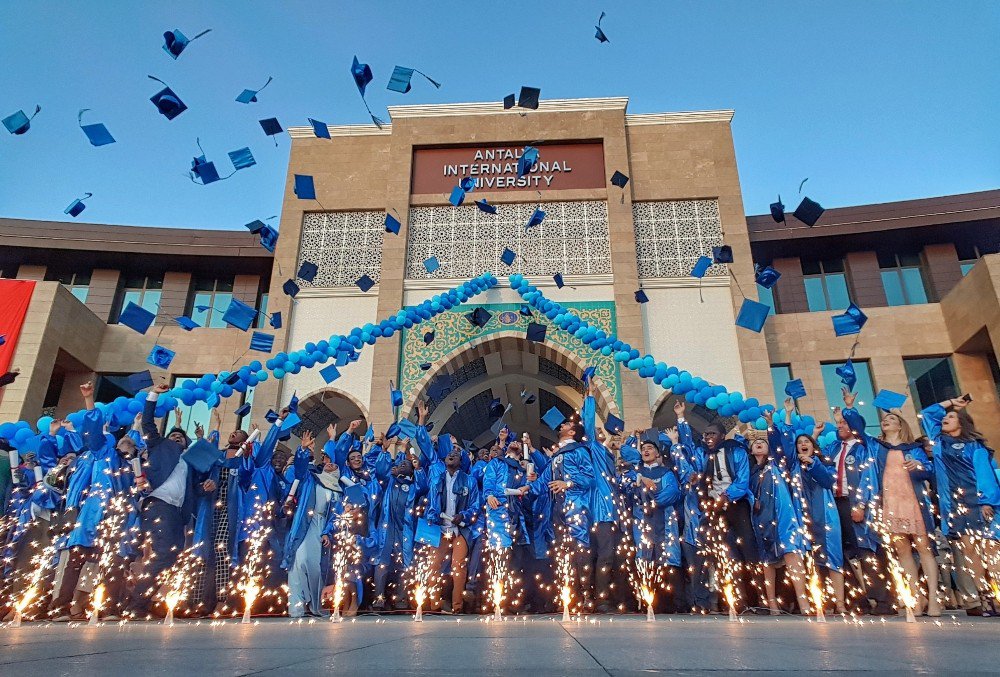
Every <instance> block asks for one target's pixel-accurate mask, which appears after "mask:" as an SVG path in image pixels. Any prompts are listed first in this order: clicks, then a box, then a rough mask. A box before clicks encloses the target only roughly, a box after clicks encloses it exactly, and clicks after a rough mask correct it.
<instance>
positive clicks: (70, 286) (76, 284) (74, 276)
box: [45, 272, 90, 303]
mask: <svg viewBox="0 0 1000 677" xmlns="http://www.w3.org/2000/svg"><path fill="white" fill-rule="evenodd" d="M45 279H46V280H49V281H51V282H59V283H60V284H62V286H64V287H66V289H67V290H69V293H70V294H72V295H73V296H75V297H76V298H78V299H79V300H80V303H86V302H87V292H89V291H90V273H89V272H86V273H63V274H55V275H48V274H47V275H46V276H45Z"/></svg>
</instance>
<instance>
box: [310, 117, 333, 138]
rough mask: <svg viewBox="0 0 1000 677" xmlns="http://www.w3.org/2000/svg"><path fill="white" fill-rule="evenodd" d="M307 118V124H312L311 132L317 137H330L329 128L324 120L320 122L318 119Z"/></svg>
mask: <svg viewBox="0 0 1000 677" xmlns="http://www.w3.org/2000/svg"><path fill="white" fill-rule="evenodd" d="M307 119H308V120H309V124H310V125H312V128H313V134H315V135H316V138H317V139H329V138H331V137H330V128H329V127H328V126H327V124H326V123H325V122H320V121H319V120H313V119H312V118H307Z"/></svg>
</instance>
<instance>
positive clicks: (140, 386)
mask: <svg viewBox="0 0 1000 677" xmlns="http://www.w3.org/2000/svg"><path fill="white" fill-rule="evenodd" d="M152 385H153V376H152V375H151V374H150V373H149V369H146V370H144V371H140V372H137V373H135V374H129V375H128V377H126V379H125V386H126V388H127V390H128V391H129V392H130V393H133V394H135V393H137V392H139V391H140V390H145V389H146V388H149V387H150V386H152Z"/></svg>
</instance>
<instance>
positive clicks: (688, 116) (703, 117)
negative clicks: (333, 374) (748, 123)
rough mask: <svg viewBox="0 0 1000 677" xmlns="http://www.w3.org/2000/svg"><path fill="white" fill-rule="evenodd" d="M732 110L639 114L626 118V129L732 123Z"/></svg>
mask: <svg viewBox="0 0 1000 677" xmlns="http://www.w3.org/2000/svg"><path fill="white" fill-rule="evenodd" d="M734 112H735V111H732V110H695V111H683V112H678V113H637V114H635V115H626V116H625V126H626V127H640V126H643V125H677V124H687V123H692V122H726V123H729V122H732V121H733V114H734Z"/></svg>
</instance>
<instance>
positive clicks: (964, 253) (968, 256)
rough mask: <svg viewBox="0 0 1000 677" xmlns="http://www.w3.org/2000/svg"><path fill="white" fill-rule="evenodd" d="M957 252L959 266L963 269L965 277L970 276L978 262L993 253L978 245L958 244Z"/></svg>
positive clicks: (956, 246)
mask: <svg viewBox="0 0 1000 677" xmlns="http://www.w3.org/2000/svg"><path fill="white" fill-rule="evenodd" d="M955 250H956V251H957V252H958V265H960V266H961V267H962V276H963V277H964V276H965V275H968V274H969V271H970V270H972V267H973V266H974V265H976V261H978V260H979V259H981V258H983V256H985V255H986V254H990V253H991V251H989V250H988V249H987V248H985V247H981V246H979V245H977V244H964V245H963V244H956V245H955Z"/></svg>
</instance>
